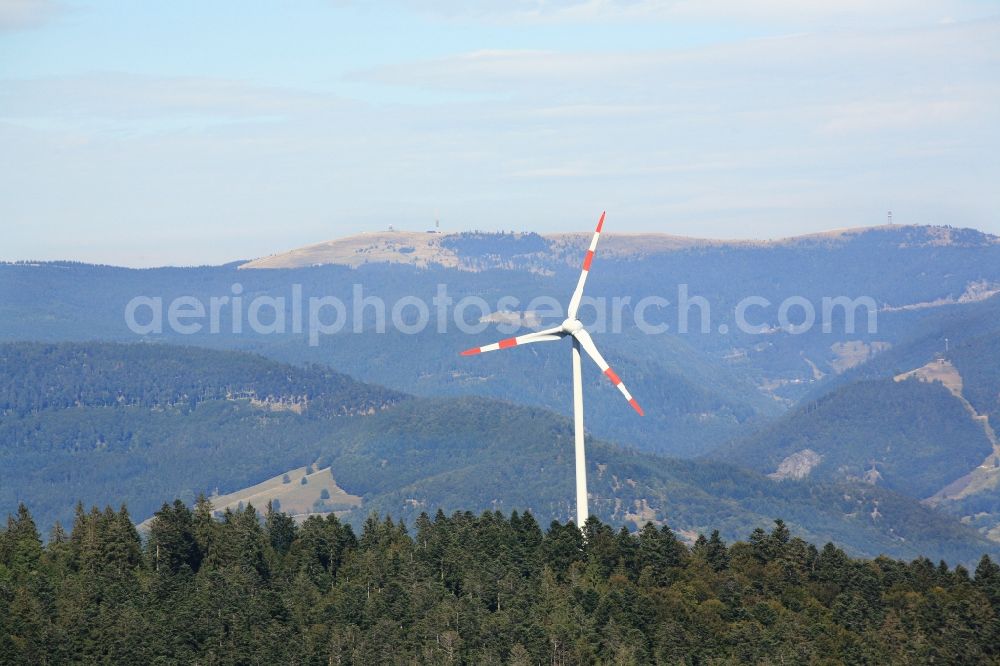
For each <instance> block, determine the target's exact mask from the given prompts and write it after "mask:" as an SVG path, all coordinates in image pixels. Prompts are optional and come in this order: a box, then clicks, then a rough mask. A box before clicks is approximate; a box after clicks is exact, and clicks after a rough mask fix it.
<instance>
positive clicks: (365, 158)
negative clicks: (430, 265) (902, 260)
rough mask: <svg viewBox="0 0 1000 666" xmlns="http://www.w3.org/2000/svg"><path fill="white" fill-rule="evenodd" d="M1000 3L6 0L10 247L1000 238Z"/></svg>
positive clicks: (0, 42) (199, 256)
mask: <svg viewBox="0 0 1000 666" xmlns="http://www.w3.org/2000/svg"><path fill="white" fill-rule="evenodd" d="M998 72H1000V3H998V2H996V0H992V1H990V2H986V1H981V0H954V1H952V0H935V1H930V0H927V1H924V0H884V1H883V2H879V3H872V2H867V1H862V0H843V1H841V2H837V3H831V2H828V1H820V0H800V1H799V2H794V3H789V2H781V1H779V0H697V1H695V0H688V1H678V0H663V1H656V0H654V1H651V2H643V1H642V0H549V1H547V2H539V1H536V0H512V1H511V0H508V1H506V2H501V1H494V0H487V1H484V2H478V3H469V2H460V1H458V0H445V1H444V2H437V3H433V2H424V1H422V0H395V1H392V2H383V3H375V2H356V3H352V2H334V1H327V2H310V1H306V0H297V1H296V2H292V3H276V2H274V3H268V2H246V1H243V2H224V1H221V0H215V1H213V2H186V1H177V0H174V1H172V2H165V3H133V2H74V1H72V0H67V1H65V2H49V1H47V0H0V224H2V225H3V226H2V229H3V237H4V241H3V244H2V245H0V259H2V260H9V259H29V258H31V259H56V258H68V259H80V260H85V261H99V262H104V263H114V264H123V265H140V266H141V265H159V264H167V263H169V264H192V263H221V262H224V261H230V260H234V259H238V258H249V257H254V256H259V255H263V254H269V253H271V252H276V251H280V250H283V249H288V248H291V247H295V246H298V245H303V244H306V243H311V242H318V241H321V240H326V239H329V238H333V237H337V236H340V235H346V234H350V233H356V232H359V231H365V230H373V229H383V228H385V227H387V226H388V225H389V224H392V225H394V226H396V227H397V228H411V229H422V228H426V227H429V226H430V225H432V224H433V219H434V217H435V215H439V216H440V218H441V220H442V225H443V227H444V228H445V229H446V230H457V229H471V228H479V229H530V230H536V231H540V232H545V231H565V230H573V229H587V228H589V227H591V226H592V223H593V219H594V218H595V217H596V215H597V214H599V212H600V211H601V210H603V209H608V211H609V218H608V224H609V230H621V231H650V230H655V231H663V232H668V233H675V234H685V235H701V236H712V237H763V238H767V237H775V236H783V235H790V234H797V233H804V232H809V231H817V230H821V229H826V228H831V227H839V226H856V225H869V224H879V223H882V222H883V221H884V220H885V214H886V211H887V210H888V209H890V208H891V209H892V210H893V211H894V214H895V219H896V221H898V222H902V223H940V224H952V225H956V226H974V227H978V228H980V229H984V230H987V231H992V232H995V233H1000V218H998V216H997V214H996V211H997V208H998V204H1000V188H998V187H997V186H996V183H997V182H1000V160H998V159H997V154H998V149H1000V130H998V122H997V121H998V120H1000V113H998V110H1000V76H998Z"/></svg>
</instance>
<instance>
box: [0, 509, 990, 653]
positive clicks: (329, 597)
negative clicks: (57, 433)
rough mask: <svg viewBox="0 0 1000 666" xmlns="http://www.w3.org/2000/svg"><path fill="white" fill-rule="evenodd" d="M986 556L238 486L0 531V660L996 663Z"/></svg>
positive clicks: (26, 520) (15, 524) (21, 519)
mask: <svg viewBox="0 0 1000 666" xmlns="http://www.w3.org/2000/svg"><path fill="white" fill-rule="evenodd" d="M998 646H1000V566H997V564H995V563H994V562H993V561H992V560H991V559H990V558H989V557H985V556H984V557H982V558H981V559H979V561H978V563H977V564H976V566H975V568H974V572H970V571H969V570H968V569H966V568H964V567H961V566H956V567H954V568H951V567H949V566H948V565H947V564H946V563H945V562H941V563H940V564H938V565H935V564H934V563H933V562H931V561H929V560H927V559H925V558H918V559H915V560H913V561H911V562H909V563H906V562H902V561H897V560H891V559H888V558H878V559H874V560H854V559H851V558H850V557H848V556H847V555H846V554H845V553H844V552H843V551H842V550H840V549H838V548H836V547H835V546H834V545H833V544H827V545H826V546H824V547H823V548H817V547H816V546H814V545H812V544H810V543H808V542H806V541H804V540H802V539H801V538H798V537H797V536H792V534H791V533H790V531H789V529H788V527H787V526H786V525H784V524H783V523H782V522H781V521H776V523H775V524H774V526H773V528H772V529H770V530H769V531H765V530H762V529H760V530H755V531H753V532H752V533H751V534H750V535H749V538H748V539H747V540H746V541H741V542H737V543H733V544H731V545H730V544H727V543H725V541H724V540H723V539H721V538H720V537H719V535H718V533H712V534H711V536H710V537H707V538H706V537H705V536H704V535H701V536H699V537H698V539H697V540H696V541H695V543H694V544H693V546H691V547H688V546H686V545H685V544H684V543H683V542H681V541H680V540H679V539H678V538H677V536H676V535H675V534H674V533H673V532H672V531H671V530H670V529H669V528H668V527H666V526H664V527H661V528H656V527H655V526H653V525H652V524H647V525H645V526H644V527H643V528H642V529H641V530H640V531H639V532H638V533H636V534H630V533H629V532H627V531H625V530H620V531H615V530H613V529H612V528H610V527H609V526H607V525H604V524H602V523H601V522H600V521H598V520H597V519H595V518H591V519H590V520H589V521H588V522H587V524H586V525H585V526H584V529H583V531H582V532H581V530H579V529H577V528H576V527H575V526H574V525H572V524H565V525H564V524H560V523H558V522H553V523H552V524H551V525H550V526H549V527H548V529H547V530H546V531H544V532H543V531H542V529H540V527H539V525H538V523H537V522H536V520H535V518H534V517H533V516H532V515H531V514H530V513H524V514H519V513H517V512H514V513H512V514H510V515H509V517H508V516H507V515H504V514H501V513H499V512H486V513H483V514H482V515H480V516H476V515H474V514H472V513H468V512H465V513H462V512H458V513H455V514H453V515H451V516H446V515H445V514H443V513H440V512H439V513H438V514H437V515H436V516H435V517H434V518H433V519H431V518H430V517H429V516H427V515H426V514H424V515H421V516H420V517H419V518H418V519H417V521H416V524H415V526H414V528H413V530H412V531H410V530H407V529H406V528H405V527H404V526H403V525H402V524H401V523H398V522H394V521H393V520H392V519H390V518H385V519H384V520H383V519H380V518H379V517H378V516H371V517H370V518H369V519H368V520H366V521H365V523H364V525H363V526H362V527H361V529H360V532H355V531H354V530H352V529H351V527H350V526H349V525H346V524H343V523H341V522H340V521H338V520H337V519H336V518H334V517H332V516H330V517H328V518H326V519H321V518H310V519H309V520H307V521H306V522H305V524H303V525H302V526H301V527H299V526H296V524H295V522H294V521H292V520H291V518H290V517H289V516H287V515H285V514H283V513H281V512H277V511H272V510H268V511H267V512H266V513H265V514H264V515H263V516H261V515H260V514H258V513H257V512H256V511H255V510H254V508H253V507H246V508H244V509H240V510H237V511H235V512H227V513H226V514H225V516H224V517H223V519H222V520H221V521H216V520H214V519H213V517H212V514H211V508H210V506H209V505H208V503H207V502H205V501H204V500H200V501H199V502H198V503H197V504H196V505H195V506H194V507H193V509H192V508H189V507H188V506H186V505H184V504H183V503H181V502H174V503H173V504H164V505H163V506H162V508H161V509H160V511H158V512H157V514H156V517H155V519H154V520H153V522H152V526H151V531H150V535H149V539H148V541H147V542H146V543H145V544H143V543H142V542H141V541H140V539H139V536H138V534H137V533H136V531H135V529H134V528H133V526H132V524H131V520H130V516H129V514H128V513H127V511H126V509H125V508H124V507H123V508H122V509H120V510H117V511H116V510H113V509H111V508H110V507H109V508H107V509H106V510H105V511H103V512H102V511H99V510H98V509H97V508H94V509H93V510H92V511H91V512H89V513H88V512H86V511H84V510H83V508H82V507H79V508H78V510H77V513H76V517H75V519H74V525H73V528H72V531H71V532H69V533H66V532H65V531H62V530H56V531H55V532H54V533H53V534H52V537H51V538H50V539H49V542H48V544H47V545H46V546H44V547H43V546H42V544H41V540H40V539H39V534H38V531H37V529H36V527H35V524H34V522H33V520H32V517H31V515H30V513H29V512H28V510H27V509H26V508H25V507H24V506H23V505H22V506H21V507H19V509H18V511H17V512H16V514H15V515H14V516H12V517H11V518H10V519H9V520H8V523H7V527H6V528H5V529H3V530H0V655H2V659H3V661H4V663H11V664H39V663H60V662H64V661H68V660H70V659H77V660H83V661H87V662H93V663H162V664H188V663H217V664H245V663H297V664H317V665H318V664H328V663H340V664H374V663H435V664H466V663H468V664H473V663H474V664H498V665H499V664H515V665H518V666H522V665H527V664H538V663H554V664H570V663H623V664H624V663H679V662H682V663H737V662H738V663H764V662H787V663H825V662H830V661H835V662H838V663H900V664H903V663H907V664H908V663H963V664H971V663H984V664H993V663H1000V648H998Z"/></svg>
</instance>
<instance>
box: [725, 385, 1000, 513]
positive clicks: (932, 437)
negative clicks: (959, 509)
mask: <svg viewBox="0 0 1000 666" xmlns="http://www.w3.org/2000/svg"><path fill="white" fill-rule="evenodd" d="M992 451H993V445H992V443H991V441H990V439H989V438H988V437H987V435H986V433H985V432H984V429H983V426H982V424H981V423H979V422H977V421H976V420H974V419H973V418H972V416H971V415H970V414H969V413H968V412H967V410H966V409H965V407H963V405H962V404H961V402H960V401H959V400H958V399H956V398H955V397H954V396H953V395H952V394H951V393H950V392H949V391H948V389H947V388H945V387H944V386H942V385H941V384H940V383H938V382H934V383H929V382H924V381H920V380H918V379H916V378H912V379H907V380H905V381H894V380H893V379H892V378H889V379H882V380H876V381H863V382H857V383H854V384H849V385H847V386H844V387H841V388H839V389H837V390H835V391H833V392H831V393H830V394H828V395H826V396H823V397H821V398H819V399H817V400H816V401H814V402H811V403H807V404H806V405H803V406H802V407H800V408H798V409H796V410H795V411H794V412H793V413H791V414H789V415H787V416H785V417H782V418H781V419H779V420H778V421H777V422H776V423H775V424H774V425H773V426H771V427H769V428H767V429H765V430H764V431H762V432H761V433H759V434H757V435H755V436H753V437H752V438H750V439H748V440H741V441H738V442H735V443H734V444H733V445H731V446H728V447H725V448H723V449H720V450H719V451H717V452H715V453H713V454H712V457H715V458H718V459H720V460H727V461H731V462H735V463H737V464H741V465H745V466H747V467H750V468H752V469H756V470H758V471H761V472H764V473H771V474H775V475H780V476H784V477H789V476H791V477H795V478H805V477H808V478H813V479H823V480H827V481H833V480H849V479H857V480H862V479H864V480H867V481H868V482H869V483H871V484H873V485H879V486H884V487H886V488H891V489H893V490H895V491H897V492H900V493H903V494H905V495H909V496H911V497H914V498H918V499H925V498H928V497H930V496H931V495H933V494H934V493H936V492H938V491H939V490H941V489H942V488H943V487H944V486H946V485H948V484H949V483H951V482H952V481H954V480H955V479H957V478H958V477H960V476H962V475H963V474H965V473H966V472H968V470H970V469H972V468H974V467H976V466H977V465H979V464H980V463H981V462H982V461H983V460H984V459H985V458H986V457H987V456H988V455H990V454H991V453H992ZM796 454H799V455H800V457H801V458H802V461H803V462H802V464H801V465H799V466H798V468H797V469H794V468H793V467H789V466H788V465H787V464H786V465H785V469H784V470H782V469H781V467H782V463H784V462H786V461H788V462H789V463H794V462H795V461H792V460H789V458H790V457H791V456H793V455H796ZM806 458H808V459H809V460H810V461H811V462H807V461H806Z"/></svg>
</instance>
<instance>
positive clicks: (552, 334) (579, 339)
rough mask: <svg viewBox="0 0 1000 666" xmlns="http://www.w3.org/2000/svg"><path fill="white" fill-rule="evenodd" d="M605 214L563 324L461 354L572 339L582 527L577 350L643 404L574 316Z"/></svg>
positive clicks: (579, 505) (583, 470)
mask: <svg viewBox="0 0 1000 666" xmlns="http://www.w3.org/2000/svg"><path fill="white" fill-rule="evenodd" d="M604 215H605V213H601V219H600V220H598V222H597V229H596V230H595V231H594V238H593V239H592V240H591V241H590V248H589V249H588V250H587V254H586V256H584V258H583V268H582V270H581V271H580V279H579V280H578V281H577V283H576V291H574V292H573V297H572V298H570V300H569V309H568V310H567V312H566V320H565V321H563V323H562V324H560V325H559V326H556V327H555V328H549V329H546V330H544V331H537V332H535V333H528V334H526V335H519V336H517V337H515V338H507V339H506V340H501V341H500V342H494V343H493V344H491V345H486V346H485V347H473V348H472V349H466V350H465V351H464V352H462V356H472V355H474V354H482V353H483V352H489V351H496V350H498V349H507V348H508V347H516V346H518V345H527V344H531V343H533V342H554V341H556V340H562V339H563V338H567V337H568V338H571V339H572V341H573V434H574V438H575V443H576V521H577V522H576V524H577V527H579V528H580V529H583V525H584V523H586V522H587V516H588V510H587V455H586V452H585V450H584V447H583V380H582V374H583V371H582V368H581V367H580V349H581V348H582V349H583V351H585V352H587V356H589V357H590V358H592V359H593V360H594V363H596V364H597V367H599V368H600V369H601V372H603V373H604V376H605V377H607V378H608V379H610V380H611V383H612V384H614V385H615V386H617V387H618V390H619V391H621V392H622V395H623V396H625V399H626V400H628V404H630V405H632V409H634V410H635V411H637V412H639V416H642V407H640V406H639V403H638V402H636V400H635V398H633V397H632V394H631V393H629V392H628V389H627V388H625V384H623V383H622V380H621V378H620V377H619V376H618V375H617V374H615V371H614V370H612V369H611V367H610V366H609V365H608V362H607V361H605V360H604V357H603V356H601V352H599V351H597V345H595V344H594V341H593V339H592V338H591V337H590V333H588V332H587V329H585V328H584V327H583V324H582V323H580V320H579V319H577V318H576V313H577V311H578V310H579V309H580V299H582V298H583V286H584V285H585V284H586V283H587V275H588V274H589V273H590V264H591V262H592V261H593V260H594V251H595V250H597V241H598V240H600V238H601V227H603V226H604Z"/></svg>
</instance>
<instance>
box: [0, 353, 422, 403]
mask: <svg viewBox="0 0 1000 666" xmlns="http://www.w3.org/2000/svg"><path fill="white" fill-rule="evenodd" d="M193 368H197V372H192V369H193ZM404 397H405V396H404V395H403V394H401V393H398V392H396V391H390V390H388V389H384V388H381V387H378V386H372V385H370V384H363V383H361V382H359V381H356V380H354V379H352V378H350V377H348V376H347V375H342V374H340V373H337V372H333V371H332V370H331V369H330V368H328V367H322V366H318V365H310V366H306V367H297V368H289V367H287V366H282V365H279V364H276V363H272V362H270V361H267V360H265V359H263V358H260V357H258V356H254V355H251V354H240V353H236V352H220V351H210V350H206V349H199V348H197V347H186V348H179V347H170V346H165V345H136V344H114V343H104V344H90V345H65V344H64V345H55V344H45V343H40V342H24V343H12V344H0V413H14V414H17V415H19V416H23V415H25V414H29V413H32V412H37V411H40V410H45V409H65V408H68V407H112V406H129V407H132V406H134V407H143V408H154V407H159V408H165V407H174V406H177V405H186V406H188V407H192V408H193V407H195V406H196V405H197V404H198V403H200V402H206V401H211V400H226V399H236V398H244V399H252V400H255V401H258V402H261V403H264V404H268V405H275V406H281V405H287V406H296V407H297V408H299V409H302V410H305V409H307V408H308V407H309V405H310V403H312V407H313V409H316V410H320V411H322V412H326V413H331V412H332V413H337V414H352V413H365V412H371V411H374V410H376V409H383V408H385V407H386V406H388V405H390V404H392V403H393V402H396V401H399V400H402V399H404Z"/></svg>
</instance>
